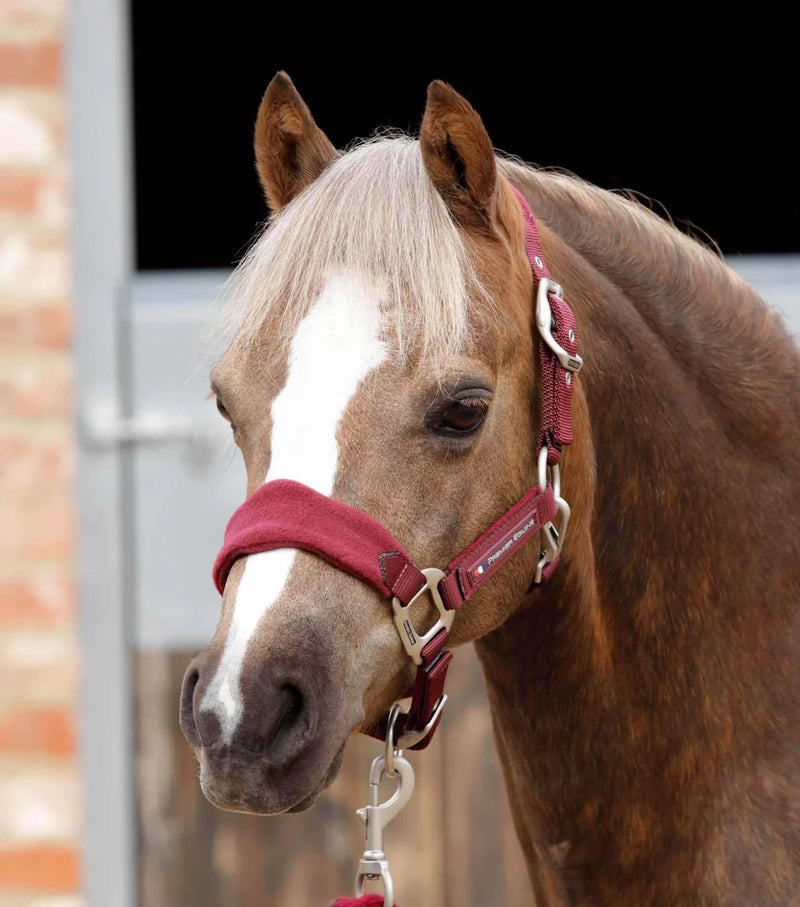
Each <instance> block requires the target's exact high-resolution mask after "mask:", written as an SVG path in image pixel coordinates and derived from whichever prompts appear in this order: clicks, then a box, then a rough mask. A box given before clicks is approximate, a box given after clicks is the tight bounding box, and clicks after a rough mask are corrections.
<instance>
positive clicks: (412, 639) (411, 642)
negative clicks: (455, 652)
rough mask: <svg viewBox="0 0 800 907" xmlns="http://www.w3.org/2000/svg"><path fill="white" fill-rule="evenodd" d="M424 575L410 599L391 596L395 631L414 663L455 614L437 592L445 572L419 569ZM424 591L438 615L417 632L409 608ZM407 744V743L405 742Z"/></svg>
mask: <svg viewBox="0 0 800 907" xmlns="http://www.w3.org/2000/svg"><path fill="white" fill-rule="evenodd" d="M421 573H422V575H423V576H424V577H425V585H424V586H423V587H422V588H421V589H420V590H419V592H417V594H416V595H415V596H414V597H413V598H412V599H411V601H410V602H409V603H408V604H407V605H404V604H403V603H402V602H401V601H400V599H399V598H398V597H397V596H396V595H395V596H393V597H392V610H393V611H394V625H395V627H397V633H398V635H399V637H400V641H401V642H402V643H403V648H404V649H405V650H406V652H407V653H408V657H409V658H410V659H411V660H412V661H413V662H414V664H415V665H421V664H422V650H423V649H424V648H425V646H426V645H427V644H428V643H429V642H430V641H431V640H432V639H433V637H434V636H436V634H437V633H440V632H441V631H442V630H446V631H447V632H448V633H449V632H450V627H451V626H452V624H453V618H454V617H455V616H456V612H455V611H448V610H447V608H445V606H444V602H443V601H442V596H441V595H440V594H439V583H440V582H441V581H442V580H443V579H444V577H445V574H444V572H443V571H441V570H439V569H438V568H437V567H427V568H426V569H425V570H422V571H421ZM426 592H429V593H430V596H431V601H432V602H433V604H434V605H435V606H436V610H437V611H438V612H439V617H438V619H437V621H436V623H434V625H433V626H432V627H431V628H430V629H429V630H427V631H426V632H425V633H418V632H417V630H416V628H415V627H414V624H413V623H412V622H411V616H410V614H411V608H412V607H413V606H414V602H416V601H417V600H418V599H419V598H420V596H422V595H424V594H425V593H426ZM406 745H408V744H406Z"/></svg>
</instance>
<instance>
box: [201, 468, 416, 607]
mask: <svg viewBox="0 0 800 907" xmlns="http://www.w3.org/2000/svg"><path fill="white" fill-rule="evenodd" d="M274 548H302V549H303V550H305V551H311V552H312V553H313V554H316V555H318V556H319V557H321V558H324V559H325V560H326V561H328V563H330V564H333V566H334V567H338V568H339V569H340V570H344V571H345V572H346V573H350V574H352V575H353V576H356V577H358V578H359V579H361V580H363V581H364V582H365V583H368V584H369V585H370V586H372V587H373V588H374V589H377V590H378V592H380V593H381V595H383V596H385V597H386V598H389V597H390V596H392V595H397V596H398V598H400V599H401V600H403V602H404V603H407V601H408V600H409V599H410V598H411V597H412V596H413V595H414V593H416V592H417V591H418V590H419V589H420V588H421V587H422V586H423V585H424V583H425V579H424V577H423V576H422V574H421V573H420V571H419V570H417V569H416V567H414V566H413V565H412V564H411V559H410V558H409V556H408V554H407V553H406V552H405V550H404V549H403V547H402V545H401V544H400V543H399V542H398V541H397V539H396V538H395V537H394V536H393V535H392V534H391V532H389V530H388V529H385V528H384V527H383V526H382V525H381V524H380V523H379V522H378V521H377V520H374V519H373V518H372V517H371V516H369V514H366V513H364V512H363V511H361V510H356V508H355V507H350V506H349V505H347V504H343V503H342V502H341V501H336V500H334V499H333V498H329V497H326V496H325V495H324V494H320V493H319V492H317V491H314V490H313V489H312V488H309V487H308V486H307V485H301V484H300V483H299V482H293V481H291V480H290V479H276V480H275V481H273V482H267V483H266V484H265V485H262V486H261V487H260V488H259V489H258V490H257V491H255V492H253V494H251V495H250V497H249V498H248V499H247V500H246V501H245V502H244V504H242V505H241V507H239V508H238V510H236V512H235V513H234V514H233V516H232V517H231V519H230V522H229V523H228V526H227V528H226V530H225V542H224V544H223V546H222V550H221V551H220V553H219V555H218V556H217V560H216V562H215V564H214V584H215V585H216V587H217V590H218V591H219V594H220V595H222V593H223V591H224V589H225V581H226V580H227V578H228V574H229V573H230V570H231V567H232V566H233V564H234V562H235V561H236V560H238V558H240V557H244V556H245V555H248V554H256V553H257V552H260V551H271V550H272V549H274Z"/></svg>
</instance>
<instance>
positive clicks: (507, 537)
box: [214, 189, 582, 749]
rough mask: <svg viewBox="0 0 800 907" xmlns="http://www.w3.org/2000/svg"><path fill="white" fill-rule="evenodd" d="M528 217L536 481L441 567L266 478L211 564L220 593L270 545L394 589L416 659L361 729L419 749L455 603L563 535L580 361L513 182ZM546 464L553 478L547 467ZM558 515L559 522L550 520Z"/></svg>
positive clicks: (550, 559) (403, 636)
mask: <svg viewBox="0 0 800 907" xmlns="http://www.w3.org/2000/svg"><path fill="white" fill-rule="evenodd" d="M514 191H515V192H516V194H517V197H518V198H519V201H520V205H521V206H522V211H523V216H524V219H525V251H526V253H527V256H528V259H529V261H530V264H531V269H532V271H533V277H534V286H535V287H536V323H537V327H538V331H539V337H540V340H539V360H540V369H541V387H540V393H541V398H542V415H541V427H540V433H539V438H538V442H537V453H538V457H539V476H538V482H537V484H536V485H534V486H533V488H531V489H530V490H529V491H528V492H527V493H526V494H525V495H524V496H523V497H522V498H521V499H520V500H519V501H517V503H516V504H514V506H513V507H511V509H510V510H508V511H506V513H504V514H503V515H502V516H501V517H499V519H497V520H496V521H495V522H494V523H492V525H491V526H489V528H488V529H487V530H486V531H485V532H484V533H482V534H481V535H480V536H479V537H478V538H477V539H476V540H475V541H474V542H473V543H472V544H471V545H470V546H469V547H468V548H466V549H465V550H464V551H462V552H461V553H460V554H458V555H457V556H456V557H455V558H454V559H453V560H452V561H451V562H450V564H449V565H448V566H447V568H446V569H445V570H439V569H436V568H428V569H425V570H420V569H418V568H417V567H416V566H415V565H414V563H413V562H412V560H411V557H410V556H409V554H408V553H407V552H406V551H405V549H404V548H403V546H402V545H401V544H400V542H398V541H397V539H396V538H395V537H394V536H393V535H392V534H391V533H390V532H389V530H388V529H386V528H385V527H384V526H383V525H382V524H381V523H379V522H378V521H377V520H375V519H373V518H372V517H371V516H369V515H368V514H366V513H364V512H363V511H361V510H357V509H356V508H354V507H350V506H349V505H347V504H344V503H342V502H341V501H337V500H334V499H333V498H330V497H327V496H325V495H322V494H319V493H318V492H316V491H314V490H313V489H311V488H309V487H308V486H306V485H302V484H300V483H299V482H293V481H291V480H288V479H278V480H275V481H272V482H267V483H266V484H265V485H262V486H261V488H259V489H258V490H257V491H255V492H254V493H253V494H252V495H251V496H250V497H249V498H248V499H247V500H246V501H245V502H244V503H243V504H242V505H241V507H239V508H238V510H236V512H235V513H234V514H233V516H232V517H231V519H230V522H229V523H228V526H227V528H226V530H225V541H224V544H223V547H222V550H221V551H220V553H219V555H218V556H217V560H216V563H215V564H214V582H215V584H216V587H217V589H218V590H219V593H220V594H222V593H223V590H224V588H225V582H226V580H227V578H228V574H229V573H230V570H231V567H232V566H233V564H234V563H235V562H236V560H238V559H239V558H240V557H245V556H246V555H249V554H255V553H258V552H261V551H269V550H272V549H275V548H299V549H302V550H304V551H309V552H312V553H313V554H316V555H318V556H319V557H321V558H323V559H324V560H326V561H328V563H330V564H331V565H332V566H334V567H336V568H338V569H340V570H344V571H345V572H346V573H350V574H351V575H352V576H355V577H357V578H358V579H360V580H361V581H362V582H364V583H366V584H367V585H369V586H371V587H372V588H373V589H375V590H377V592H379V593H380V594H381V595H382V596H383V597H384V598H387V599H390V600H391V602H392V609H393V612H394V621H395V625H396V627H397V632H398V635H399V636H400V640H401V642H402V643H403V646H404V648H405V650H406V652H407V653H408V655H409V657H410V658H411V659H412V660H413V661H414V663H415V664H416V665H417V674H416V680H415V683H414V687H413V691H412V694H411V695H412V701H411V706H410V708H409V710H408V712H400V713H398V712H396V711H394V712H393V713H392V722H393V726H392V727H391V729H390V728H388V726H387V725H388V721H389V719H388V718H387V719H384V720H383V721H381V722H379V723H378V724H377V725H376V726H374V727H372V728H370V729H369V730H368V731H367V733H369V734H371V735H372V736H375V737H378V738H379V739H385V738H386V736H387V733H388V735H389V736H390V737H391V741H390V742H391V745H392V747H396V748H398V749H400V748H410V749H424V748H425V747H426V746H427V745H428V743H430V740H431V738H432V736H433V732H434V731H435V729H436V727H437V725H438V722H439V718H440V716H441V711H442V707H443V705H444V702H445V699H446V696H445V695H444V685H445V679H446V677H447V669H448V667H449V665H450V661H451V659H452V653H451V652H450V651H449V650H448V649H447V648H446V645H447V641H448V637H449V632H450V627H451V625H452V622H453V618H454V616H455V612H456V611H457V610H458V609H459V608H461V607H462V605H463V604H464V603H465V602H466V601H467V600H468V599H469V598H470V597H471V596H472V595H473V593H474V592H475V591H476V590H477V589H478V588H480V586H481V585H482V584H483V583H485V582H486V581H487V580H488V579H489V578H491V577H492V576H493V575H494V574H495V573H496V572H497V571H498V570H499V569H500V567H501V566H502V565H503V564H504V563H505V562H506V561H507V560H508V559H509V558H510V557H512V556H513V555H514V554H515V553H516V552H517V551H519V549H520V548H521V547H522V546H523V545H525V544H526V543H528V542H529V541H531V540H533V539H535V538H537V537H538V538H539V539H540V541H541V556H540V558H539V561H538V565H537V570H536V575H535V577H534V583H538V582H542V581H545V580H547V579H549V577H550V576H551V575H552V573H553V571H554V570H555V568H556V566H557V565H558V561H559V555H560V552H561V548H562V546H563V543H564V538H565V533H566V528H567V523H568V521H569V506H568V505H567V503H566V501H565V500H564V499H563V498H562V497H561V487H560V486H561V481H560V473H559V459H560V456H561V451H562V448H563V446H564V445H566V444H569V443H570V442H571V441H572V424H571V418H570V403H571V399H572V373H573V372H576V371H577V370H578V369H579V368H580V367H581V364H582V362H581V358H580V357H579V356H578V354H577V346H578V341H577V335H576V329H575V318H574V316H573V314H572V310H571V309H570V307H569V306H568V305H567V303H566V302H565V301H564V299H563V294H562V291H561V287H560V286H559V285H558V284H556V283H555V281H553V280H552V278H551V277H550V272H549V271H548V270H547V266H546V265H545V263H544V258H543V257H542V246H541V241H540V239H539V233H538V230H537V228H536V221H535V219H534V216H533V212H532V211H531V209H530V207H529V206H528V203H527V202H526V201H525V199H524V198H523V197H522V195H521V194H520V193H519V192H517V190H516V189H515V190H514ZM548 470H549V472H550V478H551V479H552V481H550V480H549V477H548ZM556 515H560V517H561V520H560V527H559V529H558V530H557V529H556V527H555V526H554V525H553V520H554V518H555V517H556ZM426 594H428V595H430V597H431V600H432V602H433V604H434V606H435V607H436V611H437V614H438V617H437V620H436V622H435V623H434V624H433V626H432V627H429V628H428V629H427V630H426V631H425V632H423V633H420V632H418V630H417V628H416V627H415V626H414V623H413V620H412V616H411V610H412V608H413V606H414V604H415V602H416V601H417V600H418V599H420V598H421V597H422V596H424V595H426Z"/></svg>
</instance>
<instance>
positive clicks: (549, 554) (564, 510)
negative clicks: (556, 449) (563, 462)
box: [533, 445, 571, 583]
mask: <svg viewBox="0 0 800 907" xmlns="http://www.w3.org/2000/svg"><path fill="white" fill-rule="evenodd" d="M547 469H548V467H547V446H546V445H543V446H542V449H541V450H540V451H539V486H540V487H541V488H542V489H544V488H546V487H547ZM550 471H551V474H552V477H553V498H554V499H555V504H556V515H557V516H558V517H560V519H559V526H558V529H557V528H556V527H555V525H554V524H553V521H552V520H550V521H548V522H547V523H545V524H544V526H542V531H541V533H540V538H541V539H542V545H543V550H542V553H541V556H540V558H539V562H538V563H537V565H536V575H535V576H534V579H533V581H534V582H535V583H541V581H542V571H543V570H544V568H545V567H546V566H547V565H548V564H551V563H552V562H553V561H554V560H556V558H558V557H560V556H561V551H562V549H563V548H564V542H565V541H566V538H567V529H568V527H569V518H570V516H571V511H570V506H569V504H568V503H567V502H566V501H565V500H564V498H562V497H561V469H560V468H559V466H558V464H556V465H555V466H551V467H550Z"/></svg>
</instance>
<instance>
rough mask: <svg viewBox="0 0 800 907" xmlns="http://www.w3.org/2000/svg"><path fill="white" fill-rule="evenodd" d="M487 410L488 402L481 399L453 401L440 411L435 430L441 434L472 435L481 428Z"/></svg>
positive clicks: (467, 398)
mask: <svg viewBox="0 0 800 907" xmlns="http://www.w3.org/2000/svg"><path fill="white" fill-rule="evenodd" d="M488 410H489V401H488V400H485V399H484V398H482V397H466V398H464V399H463V400H453V401H452V402H451V403H449V404H448V405H447V407H446V408H445V409H444V410H442V412H441V414H440V416H439V420H438V422H437V424H436V429H437V430H438V431H440V432H442V433H443V434H458V435H469V434H472V433H473V432H475V431H477V430H478V429H479V428H480V427H481V425H482V424H483V420H484V419H485V418H486V413H487V412H488Z"/></svg>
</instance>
